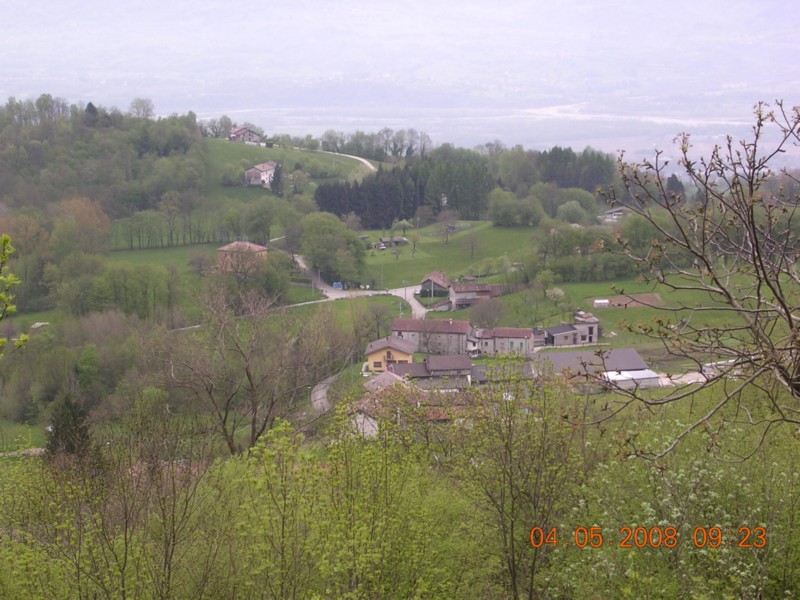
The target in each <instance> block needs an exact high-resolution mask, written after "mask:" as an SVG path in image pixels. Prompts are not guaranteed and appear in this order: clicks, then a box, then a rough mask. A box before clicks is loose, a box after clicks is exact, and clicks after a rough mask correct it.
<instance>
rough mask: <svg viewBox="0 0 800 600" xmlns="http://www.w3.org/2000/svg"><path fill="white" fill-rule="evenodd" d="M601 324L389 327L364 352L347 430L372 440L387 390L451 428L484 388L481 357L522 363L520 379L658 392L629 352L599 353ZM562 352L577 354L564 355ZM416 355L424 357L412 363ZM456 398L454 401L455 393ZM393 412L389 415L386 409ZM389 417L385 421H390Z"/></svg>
mask: <svg viewBox="0 0 800 600" xmlns="http://www.w3.org/2000/svg"><path fill="white" fill-rule="evenodd" d="M599 337H600V324H599V322H598V320H597V318H596V317H594V316H593V315H591V314H590V313H586V312H584V311H578V312H577V313H576V315H575V319H574V322H573V323H571V324H567V323H563V324H561V325H556V326H554V327H548V328H544V329H540V328H521V327H520V328H517V327H495V328H477V327H473V326H472V325H471V324H470V323H469V321H459V320H454V319H430V320H426V319H403V318H399V319H395V320H394V322H393V324H392V334H391V335H389V336H386V337H383V338H381V339H379V340H375V341H373V342H371V343H370V344H369V345H368V346H367V348H366V352H365V354H366V358H367V361H366V363H365V365H364V372H365V374H367V375H371V377H370V379H369V380H368V381H367V382H366V383H365V385H364V387H365V388H366V390H367V393H366V395H365V396H364V397H363V398H362V399H361V400H360V401H359V403H358V404H357V407H356V410H355V413H354V415H353V422H354V424H355V426H356V427H357V428H358V430H359V431H361V432H362V433H364V434H365V435H374V434H375V433H376V432H377V428H378V422H379V421H380V420H381V419H382V418H385V417H386V416H387V415H386V414H384V413H385V412H386V410H387V406H386V405H385V403H384V402H383V401H382V398H384V396H385V394H386V392H387V390H391V389H393V388H395V386H401V387H402V388H403V389H404V390H405V391H406V392H408V393H407V394H406V396H407V397H408V398H409V401H410V402H412V403H413V404H414V405H415V406H416V407H417V408H418V409H421V411H422V413H423V418H425V419H426V420H428V421H433V422H444V421H450V420H452V419H453V418H454V417H453V415H454V414H460V412H463V411H464V410H466V407H465V406H464V404H465V403H468V400H466V399H465V398H464V397H463V394H465V393H467V394H468V392H469V391H470V390H471V389H474V386H480V385H482V384H485V383H486V382H487V381H488V380H489V379H490V378H491V377H490V368H489V367H488V366H487V364H486V363H480V364H473V362H472V361H473V358H476V357H480V356H487V355H491V356H495V355H515V356H518V357H520V358H522V359H523V360H522V361H520V362H515V363H514V366H512V367H511V368H512V369H513V370H514V371H515V375H516V376H518V377H521V378H524V379H535V378H539V377H545V376H559V377H564V378H566V379H567V380H568V381H569V382H570V383H571V384H573V385H577V386H581V387H588V388H590V389H602V388H610V387H613V388H622V389H633V388H637V389H645V388H653V387H660V386H661V385H662V382H661V377H660V376H659V375H658V373H655V372H654V371H652V370H651V369H650V368H649V367H648V365H647V364H646V363H645V361H644V360H643V359H642V357H641V356H640V355H639V353H638V352H637V351H636V350H635V349H634V348H615V349H598V348H597V347H594V348H588V347H586V346H588V345H590V344H591V345H596V344H597V343H598V341H599ZM567 346H573V347H577V348H573V349H565V347H567ZM415 353H424V354H425V355H426V356H425V357H424V359H423V360H422V361H420V362H414V354H415ZM455 392H458V393H455ZM392 410H394V409H392ZM389 416H392V415H389Z"/></svg>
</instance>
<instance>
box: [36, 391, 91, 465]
mask: <svg viewBox="0 0 800 600" xmlns="http://www.w3.org/2000/svg"><path fill="white" fill-rule="evenodd" d="M86 417H87V415H86V411H85V410H84V409H83V408H82V407H81V406H80V405H79V404H78V403H77V402H76V401H75V399H74V398H73V397H72V395H71V394H65V395H64V396H62V397H61V398H59V399H58V400H56V401H55V402H54V403H53V415H52V423H51V424H50V428H49V430H48V432H47V449H46V450H47V455H48V456H49V457H50V458H52V457H55V456H57V455H58V454H62V453H63V454H70V455H75V456H78V457H83V456H86V454H88V452H89V449H90V447H91V440H90V438H89V426H88V424H87V423H86Z"/></svg>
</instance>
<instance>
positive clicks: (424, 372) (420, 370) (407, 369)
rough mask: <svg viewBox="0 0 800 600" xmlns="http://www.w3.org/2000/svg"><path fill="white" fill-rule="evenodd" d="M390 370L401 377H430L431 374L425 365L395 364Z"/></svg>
mask: <svg viewBox="0 0 800 600" xmlns="http://www.w3.org/2000/svg"><path fill="white" fill-rule="evenodd" d="M388 368H389V370H391V371H392V373H394V374H395V375H399V376H400V377H414V378H417V377H430V376H431V373H430V371H428V367H427V366H426V365H425V363H395V364H393V365H390V366H389V367H388Z"/></svg>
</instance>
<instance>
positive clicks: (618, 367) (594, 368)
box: [536, 348, 648, 375]
mask: <svg viewBox="0 0 800 600" xmlns="http://www.w3.org/2000/svg"><path fill="white" fill-rule="evenodd" d="M536 362H537V363H539V364H538V365H537V366H538V367H539V369H540V370H541V371H546V370H547V369H548V367H549V365H552V368H553V371H554V372H556V373H561V372H564V371H570V372H571V373H574V374H576V375H577V374H582V373H587V372H588V373H598V372H607V371H639V370H642V369H647V368H648V367H647V363H645V362H644V360H643V359H642V357H641V356H639V353H638V352H637V351H636V350H635V349H633V348H615V349H613V350H602V349H601V350H591V349H587V350H574V351H571V352H540V353H539V354H537V355H536ZM547 363H549V365H548V364H547Z"/></svg>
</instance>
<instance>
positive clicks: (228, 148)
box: [207, 139, 370, 202]
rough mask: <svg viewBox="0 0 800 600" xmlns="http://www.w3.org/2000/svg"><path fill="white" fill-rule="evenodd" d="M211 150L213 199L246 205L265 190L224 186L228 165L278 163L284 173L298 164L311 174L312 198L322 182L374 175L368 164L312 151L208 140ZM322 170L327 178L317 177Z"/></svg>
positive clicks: (292, 169) (211, 195) (210, 192)
mask: <svg viewBox="0 0 800 600" xmlns="http://www.w3.org/2000/svg"><path fill="white" fill-rule="evenodd" d="M208 150H209V154H210V163H211V167H210V168H209V171H208V174H207V176H208V180H207V181H208V185H209V196H210V197H211V198H212V199H219V198H233V199H238V200H242V201H245V202H246V201H247V200H249V199H251V198H258V197H259V196H261V195H263V194H264V190H263V189H261V188H259V187H249V188H247V187H244V186H238V187H224V186H223V185H222V174H223V172H224V170H225V168H226V166H228V165H234V166H245V165H246V167H247V168H249V167H251V166H253V165H256V164H259V163H263V162H268V161H274V162H276V163H280V164H282V165H283V169H284V171H283V172H284V174H289V173H291V172H292V171H294V170H295V169H294V167H295V165H299V166H300V167H302V170H304V171H307V172H309V173H310V175H311V184H312V187H311V189H310V190H309V191H308V192H307V194H308V195H309V196H313V195H314V189H313V188H314V187H315V186H316V185H318V184H320V183H325V182H328V181H339V180H353V179H361V178H362V177H363V176H364V175H365V174H367V173H369V172H370V169H369V168H368V167H366V165H364V164H363V163H361V162H360V161H357V160H354V159H352V158H348V157H346V156H338V155H335V154H328V153H324V152H314V151H311V150H300V149H294V148H293V149H288V150H287V149H284V148H278V147H275V148H263V147H260V146H251V145H249V144H240V143H233V142H228V141H226V140H214V139H212V140H208ZM319 171H323V172H325V173H326V175H327V177H317V176H315V175H316V174H317V172H319Z"/></svg>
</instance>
